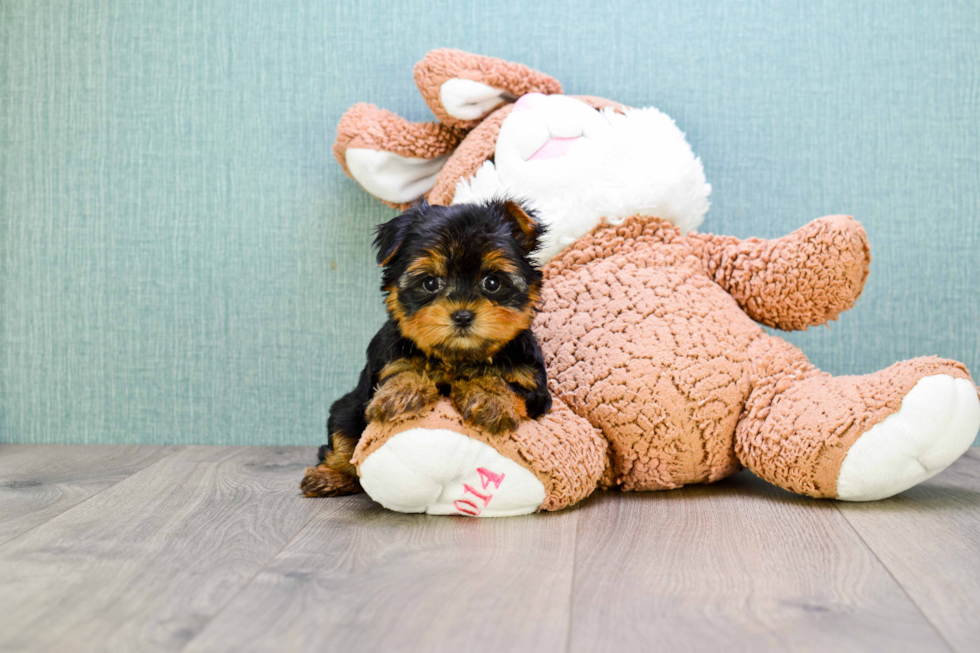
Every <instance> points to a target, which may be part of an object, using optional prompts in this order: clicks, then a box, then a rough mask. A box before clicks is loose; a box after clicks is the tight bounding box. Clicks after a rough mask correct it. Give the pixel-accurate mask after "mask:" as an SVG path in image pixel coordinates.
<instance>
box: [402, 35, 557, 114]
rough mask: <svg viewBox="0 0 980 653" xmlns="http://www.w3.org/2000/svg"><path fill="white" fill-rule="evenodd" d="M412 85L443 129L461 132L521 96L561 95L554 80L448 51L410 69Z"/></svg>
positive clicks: (488, 59) (437, 52)
mask: <svg viewBox="0 0 980 653" xmlns="http://www.w3.org/2000/svg"><path fill="white" fill-rule="evenodd" d="M415 84H416V85H417V86H418V87H419V91H420V92H421V93H422V97H423V98H425V102H426V104H428V105H429V108H430V109H432V112H433V113H435V114H436V116H437V117H438V118H439V119H440V120H441V121H442V122H443V123H445V124H447V125H451V126H454V127H458V128H463V129H472V128H473V127H475V126H476V125H477V124H478V123H479V122H480V120H482V119H483V118H484V117H485V116H486V115H487V114H489V113H490V112H491V111H493V110H494V109H496V108H497V107H499V106H500V105H502V104H504V103H506V102H513V101H514V100H516V99H517V98H519V97H520V96H522V95H524V94H525V93H544V94H546V95H553V94H556V93H561V92H562V91H561V84H559V83H558V80H556V79H554V78H553V77H549V76H548V75H545V74H544V73H540V72H538V71H536V70H532V69H531V68H528V67H527V66H524V65H522V64H518V63H511V62H509V61H504V60H503V59H497V58H496V57H483V56H480V55H477V54H470V53H469V52H463V51H462V50H450V49H441V50H433V51H432V52H430V53H429V54H427V55H425V58H424V59H422V61H420V62H419V63H417V64H415Z"/></svg>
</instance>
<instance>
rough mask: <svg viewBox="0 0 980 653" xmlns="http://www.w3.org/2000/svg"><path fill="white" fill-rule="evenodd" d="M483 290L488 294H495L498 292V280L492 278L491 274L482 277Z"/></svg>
mask: <svg viewBox="0 0 980 653" xmlns="http://www.w3.org/2000/svg"><path fill="white" fill-rule="evenodd" d="M483 289H484V290H486V291H487V292H489V293H495V292H497V291H498V290H500V279H498V278H497V277H495V276H493V275H492V274H491V275H489V276H486V277H483Z"/></svg>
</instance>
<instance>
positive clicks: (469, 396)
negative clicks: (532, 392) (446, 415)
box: [451, 376, 527, 435]
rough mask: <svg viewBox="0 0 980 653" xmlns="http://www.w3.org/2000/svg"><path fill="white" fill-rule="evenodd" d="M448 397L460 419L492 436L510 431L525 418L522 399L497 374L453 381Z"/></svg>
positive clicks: (525, 413)
mask: <svg viewBox="0 0 980 653" xmlns="http://www.w3.org/2000/svg"><path fill="white" fill-rule="evenodd" d="M451 399H452V400H453V404H454V405H455V406H456V410H458V411H459V414H460V415H462V416H463V419H464V420H466V421H467V422H469V423H470V424H473V425H474V426H477V427H479V428H483V429H485V430H487V431H489V432H490V433H492V434H494V435H497V434H500V433H504V432H507V431H513V430H515V429H516V428H517V425H518V424H519V423H520V422H521V420H523V419H527V407H526V406H525V405H524V400H523V399H522V398H521V397H518V396H517V394H516V393H515V392H514V391H513V390H511V389H510V388H509V387H508V386H507V384H506V383H504V381H503V379H501V378H499V377H493V376H483V377H478V378H475V379H472V380H469V381H460V382H457V383H456V384H454V385H453V389H452V394H451Z"/></svg>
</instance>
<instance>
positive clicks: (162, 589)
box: [0, 447, 324, 653]
mask: <svg viewBox="0 0 980 653" xmlns="http://www.w3.org/2000/svg"><path fill="white" fill-rule="evenodd" d="M313 456H314V450H313V449H306V448H303V449H274V448H213V447H189V448H187V449H184V450H182V451H180V452H178V453H177V454H175V455H173V456H171V457H169V458H166V459H164V460H161V461H159V462H158V463H157V464H155V465H152V466H150V467H147V468H146V469H144V470H142V471H141V472H137V473H136V474H133V475H132V476H130V477H129V478H127V479H125V480H124V481H121V482H119V483H117V484H116V485H114V486H112V487H111V488H109V489H107V490H105V491H104V492H102V493H100V494H98V495H96V496H94V497H92V498H91V499H90V500H88V501H86V502H84V503H82V504H80V505H78V506H76V507H75V508H73V509H71V510H68V511H67V512H64V513H62V514H61V515H59V516H58V517H55V518H54V519H51V520H50V521H48V522H47V523H45V524H42V525H40V526H38V527H37V528H35V529H34V530H32V531H30V532H28V533H25V534H24V535H23V536H21V537H19V538H17V539H16V540H13V541H11V542H8V543H7V545H6V546H4V547H2V548H0V587H2V588H3V590H2V591H0V650H3V651H20V650H30V651H59V652H60V653H63V652H64V651H73V652H83V651H177V650H179V649H180V648H181V647H182V646H184V645H185V644H186V643H187V642H188V641H189V640H190V639H191V638H192V637H193V636H194V635H195V634H197V632H198V631H199V630H200V629H201V628H202V627H203V626H204V624H206V623H207V622H208V620H209V619H210V618H211V617H213V616H214V615H215V614H217V613H218V612H219V611H220V610H221V609H222V608H223V607H224V606H225V605H226V604H228V603H229V602H230V601H231V600H232V599H233V598H234V597H235V596H236V595H237V594H238V593H239V592H240V591H241V589H242V588H243V587H244V586H245V585H246V584H247V583H248V582H249V581H250V580H251V579H252V578H253V577H254V576H255V574H257V573H258V572H259V570H260V569H262V567H263V566H264V565H266V564H267V563H268V562H269V561H270V560H271V559H272V558H273V557H274V556H275V555H276V553H277V552H279V551H280V550H281V549H282V548H283V546H285V544H286V543H287V542H288V541H289V540H290V538H292V537H293V536H294V535H295V534H296V533H298V532H299V531H300V530H301V529H302V528H303V526H305V525H306V524H307V522H309V520H310V518H311V517H313V516H314V515H315V514H317V512H319V511H320V510H321V509H322V508H323V506H324V504H323V503H319V502H316V501H311V500H307V499H304V498H302V497H301V496H300V493H299V491H298V489H297V483H298V480H299V478H300V474H301V472H302V469H303V466H304V465H305V464H307V463H308V462H309V461H310V460H312V459H313Z"/></svg>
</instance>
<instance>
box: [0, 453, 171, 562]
mask: <svg viewBox="0 0 980 653" xmlns="http://www.w3.org/2000/svg"><path fill="white" fill-rule="evenodd" d="M177 449H178V448H177V447H163V446H154V445H132V446H106V445H77V444H76V445H72V444H60V445H58V444H52V445H41V446H37V445H21V444H3V445H0V545H2V544H3V543H4V542H7V541H9V540H11V539H13V538H15V537H17V536H18V535H20V534H21V533H24V532H26V531H29V530H30V529H32V528H34V527H35V526H37V525H38V524H43V523H44V522H46V521H48V520H49V519H51V518H52V517H55V516H57V515H60V514H61V513H62V512H64V511H66V510H68V509H69V508H71V507H72V506H75V505H77V504H79V503H81V502H82V501H85V500H86V499H88V498H89V497H91V496H93V495H95V494H98V493H99V492H101V491H102V490H104V489H106V488H108V487H111V486H112V485H115V484H116V483H118V482H119V481H121V480H123V479H124V478H127V477H129V476H131V475H132V474H135V473H136V472H138V471H139V470H141V469H143V468H144V467H146V466H148V465H151V464H153V463H154V462H156V461H158V460H160V459H161V458H164V457H166V456H168V455H170V454H172V453H174V452H175V451H177Z"/></svg>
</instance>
